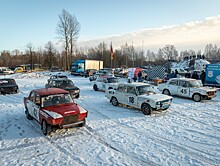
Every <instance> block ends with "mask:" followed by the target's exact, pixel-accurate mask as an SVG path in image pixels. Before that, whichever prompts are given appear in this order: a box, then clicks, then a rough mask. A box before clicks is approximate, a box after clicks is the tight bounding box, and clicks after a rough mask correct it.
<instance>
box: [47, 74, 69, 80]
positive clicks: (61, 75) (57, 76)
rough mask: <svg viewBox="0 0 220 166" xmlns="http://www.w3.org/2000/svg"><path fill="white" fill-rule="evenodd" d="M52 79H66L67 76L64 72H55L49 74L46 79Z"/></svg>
mask: <svg viewBox="0 0 220 166" xmlns="http://www.w3.org/2000/svg"><path fill="white" fill-rule="evenodd" d="M53 79H68V77H67V76H66V75H64V74H59V73H58V74H55V75H51V76H50V78H49V79H48V80H53Z"/></svg>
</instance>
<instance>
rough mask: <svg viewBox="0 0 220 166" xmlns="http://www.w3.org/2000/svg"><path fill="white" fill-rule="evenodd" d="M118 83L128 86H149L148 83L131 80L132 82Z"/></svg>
mask: <svg viewBox="0 0 220 166" xmlns="http://www.w3.org/2000/svg"><path fill="white" fill-rule="evenodd" d="M118 85H129V86H134V87H136V86H150V84H147V83H142V82H132V83H119V84H118Z"/></svg>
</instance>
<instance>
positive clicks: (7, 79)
mask: <svg viewBox="0 0 220 166" xmlns="http://www.w3.org/2000/svg"><path fill="white" fill-rule="evenodd" d="M0 80H14V79H13V78H0Z"/></svg>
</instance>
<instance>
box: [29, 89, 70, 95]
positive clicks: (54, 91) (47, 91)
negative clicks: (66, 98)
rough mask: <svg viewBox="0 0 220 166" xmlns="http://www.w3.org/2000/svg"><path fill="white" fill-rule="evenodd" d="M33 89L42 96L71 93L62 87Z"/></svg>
mask: <svg viewBox="0 0 220 166" xmlns="http://www.w3.org/2000/svg"><path fill="white" fill-rule="evenodd" d="M33 91H35V92H36V93H37V94H39V95H40V96H46V95H53V94H63V93H69V92H68V91H66V90H63V89H60V88H42V89H35V90H33Z"/></svg>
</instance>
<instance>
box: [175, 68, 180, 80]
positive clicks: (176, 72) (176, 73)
mask: <svg viewBox="0 0 220 166" xmlns="http://www.w3.org/2000/svg"><path fill="white" fill-rule="evenodd" d="M178 74H179V72H178V71H177V69H176V70H175V78H176V77H177V75H178Z"/></svg>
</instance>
